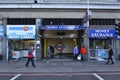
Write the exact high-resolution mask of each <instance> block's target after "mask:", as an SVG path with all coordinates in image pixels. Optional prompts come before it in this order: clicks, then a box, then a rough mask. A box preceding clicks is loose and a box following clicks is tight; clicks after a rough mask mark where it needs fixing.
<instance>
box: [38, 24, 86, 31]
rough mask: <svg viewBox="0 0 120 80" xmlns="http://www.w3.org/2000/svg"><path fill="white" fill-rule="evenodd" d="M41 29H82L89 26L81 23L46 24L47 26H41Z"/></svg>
mask: <svg viewBox="0 0 120 80" xmlns="http://www.w3.org/2000/svg"><path fill="white" fill-rule="evenodd" d="M39 28H40V29H43V30H81V29H86V28H87V26H80V25H46V26H39Z"/></svg>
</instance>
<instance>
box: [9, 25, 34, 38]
mask: <svg viewBox="0 0 120 80" xmlns="http://www.w3.org/2000/svg"><path fill="white" fill-rule="evenodd" d="M7 39H35V25H7Z"/></svg>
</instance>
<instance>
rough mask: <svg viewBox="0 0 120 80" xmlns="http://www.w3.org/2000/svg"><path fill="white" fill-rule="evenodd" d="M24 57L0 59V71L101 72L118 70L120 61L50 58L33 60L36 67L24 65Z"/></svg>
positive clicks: (119, 69)
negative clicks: (8, 61)
mask: <svg viewBox="0 0 120 80" xmlns="http://www.w3.org/2000/svg"><path fill="white" fill-rule="evenodd" d="M26 61H27V60H26V59H24V60H20V61H17V62H12V61H11V63H10V64H8V63H7V61H0V72H101V71H105V72H108V71H120V61H116V62H115V64H113V65H112V64H109V65H106V64H105V61H85V62H80V61H77V62H76V61H73V60H51V61H50V62H49V63H46V62H45V61H44V60H43V61H35V64H36V66H37V67H35V68H34V67H32V65H31V63H30V64H29V66H28V67H25V64H26Z"/></svg>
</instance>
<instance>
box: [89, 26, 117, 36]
mask: <svg viewBox="0 0 120 80" xmlns="http://www.w3.org/2000/svg"><path fill="white" fill-rule="evenodd" d="M88 36H89V37H91V38H112V37H115V36H116V34H115V29H114V28H110V29H101V28H99V29H94V28H92V29H89V32H88Z"/></svg>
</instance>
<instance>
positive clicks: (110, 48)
mask: <svg viewBox="0 0 120 80" xmlns="http://www.w3.org/2000/svg"><path fill="white" fill-rule="evenodd" d="M113 54H114V53H113V50H112V47H111V46H109V49H108V61H107V62H106V64H109V62H110V60H111V64H114V61H113V59H112V56H113Z"/></svg>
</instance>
